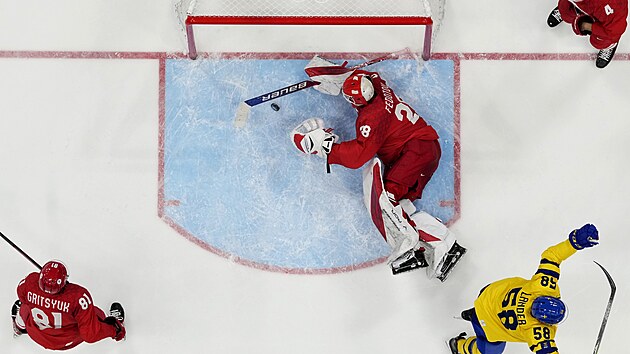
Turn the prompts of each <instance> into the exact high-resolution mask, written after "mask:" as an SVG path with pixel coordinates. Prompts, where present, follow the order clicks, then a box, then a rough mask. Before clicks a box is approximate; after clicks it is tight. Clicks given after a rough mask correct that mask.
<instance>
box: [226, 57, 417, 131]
mask: <svg viewBox="0 0 630 354" xmlns="http://www.w3.org/2000/svg"><path fill="white" fill-rule="evenodd" d="M410 52H411V50H410V49H409V48H405V49H403V50H399V51H397V52H393V53H389V54H386V55H383V56H380V57H378V58H374V59H371V60H368V61H366V62H363V63H360V64H357V65H354V66H350V67H347V68H345V67H344V68H343V71H345V72H351V71H354V70H357V69H361V68H364V67H366V66H369V65H372V64H376V63H380V62H382V61H385V60H388V59H394V58H398V57H399V56H400V55H401V54H404V53H410ZM342 66H343V65H342ZM319 84H320V83H319V82H317V81H313V80H304V81H300V82H298V83H295V84H291V85H289V86H286V87H283V88H280V89H277V90H273V91H271V92H267V93H264V94H262V95H259V96H256V97H252V98H250V99H247V100H245V101H243V102H241V103H240V104H239V106H238V108H237V109H236V116H235V118H234V126H236V127H237V128H242V127H244V126H245V124H246V123H247V119H248V118H249V112H250V110H251V108H252V107H254V106H256V105H259V104H261V103H264V102H269V101H271V100H275V99H276V98H279V97H283V96H286V95H289V94H292V93H294V92H298V91H302V90H304V89H307V88H309V87H313V86H316V85H319Z"/></svg>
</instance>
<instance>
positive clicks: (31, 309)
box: [11, 261, 126, 350]
mask: <svg viewBox="0 0 630 354" xmlns="http://www.w3.org/2000/svg"><path fill="white" fill-rule="evenodd" d="M67 279H68V271H67V269H66V266H65V265H64V264H63V263H61V262H59V261H50V262H47V263H46V264H45V265H44V266H43V267H42V269H41V271H40V272H33V273H31V274H29V275H27V276H26V278H24V279H23V280H22V281H21V282H20V283H19V284H18V287H17V294H18V300H17V301H16V302H15V304H14V305H13V308H12V309H11V317H12V318H13V329H14V332H15V336H16V337H17V336H20V335H22V334H27V333H28V335H29V337H31V339H33V340H34V341H35V342H37V343H38V344H39V345H41V346H42V347H44V348H46V349H52V350H66V349H70V348H73V347H75V346H77V345H79V344H80V343H82V342H88V343H94V342H97V341H99V340H101V339H104V338H113V339H115V340H116V341H120V340H122V339H124V338H125V335H126V331H125V327H124V325H123V322H124V310H123V308H122V306H121V305H120V304H119V303H116V302H115V303H113V304H112V306H111V309H110V316H106V315H105V313H104V312H103V310H101V309H100V308H98V307H96V306H94V304H93V302H92V296H91V295H90V293H89V292H88V291H87V290H86V289H85V288H84V287H82V286H80V285H77V284H73V283H69V282H68V281H67Z"/></svg>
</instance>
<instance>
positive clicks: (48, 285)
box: [39, 261, 68, 294]
mask: <svg viewBox="0 0 630 354" xmlns="http://www.w3.org/2000/svg"><path fill="white" fill-rule="evenodd" d="M67 282H68V270H67V269H66V266H65V265H64V264H63V263H61V262H59V261H49V262H47V263H46V264H44V266H43V267H42V270H41V271H40V272H39V288H40V289H42V291H44V292H46V293H48V294H57V293H59V292H60V291H61V290H62V289H63V287H64V286H66V283H67Z"/></svg>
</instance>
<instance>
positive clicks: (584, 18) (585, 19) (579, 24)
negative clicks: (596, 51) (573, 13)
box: [573, 14, 593, 36]
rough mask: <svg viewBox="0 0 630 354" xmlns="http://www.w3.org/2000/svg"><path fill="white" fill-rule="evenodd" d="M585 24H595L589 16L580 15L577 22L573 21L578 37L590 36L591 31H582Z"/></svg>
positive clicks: (574, 30)
mask: <svg viewBox="0 0 630 354" xmlns="http://www.w3.org/2000/svg"><path fill="white" fill-rule="evenodd" d="M583 23H590V24H592V23H593V18H592V17H591V16H589V15H584V14H582V15H578V16H577V17H576V18H575V20H573V32H575V34H577V35H578V36H586V35H590V34H591V31H586V30H582V24H583Z"/></svg>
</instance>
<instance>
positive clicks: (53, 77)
mask: <svg viewBox="0 0 630 354" xmlns="http://www.w3.org/2000/svg"><path fill="white" fill-rule="evenodd" d="M554 6H555V4H554V3H553V2H550V3H548V4H524V3H523V4H509V5H506V4H505V2H500V1H498V0H489V1H485V2H483V3H479V2H464V1H451V2H448V3H447V7H446V16H445V18H444V22H443V24H442V26H441V29H440V32H439V34H438V36H437V37H436V42H435V46H434V52H436V53H437V54H436V55H437V57H438V58H439V57H440V55H443V56H444V57H446V56H448V57H450V58H454V59H453V60H454V71H455V74H454V82H455V96H454V100H455V108H454V111H455V114H456V115H458V116H459V121H460V126H459V137H460V152H461V156H460V158H461V166H460V171H459V174H460V178H461V181H460V183H461V185H460V187H461V191H460V197H461V200H460V204H461V214H460V217H459V219H458V220H457V221H456V222H455V223H454V224H453V225H452V226H451V229H452V230H453V231H454V232H455V233H456V234H457V235H458V237H459V239H460V241H461V243H462V244H463V245H465V246H467V247H468V249H469V253H468V254H467V255H466V257H465V258H464V259H463V260H462V262H461V264H460V265H459V266H458V267H457V268H456V269H455V270H454V272H453V274H452V275H451V277H450V278H449V280H448V281H447V282H446V283H444V284H441V283H439V282H437V281H431V280H428V279H426V276H425V275H424V272H413V273H409V274H403V275H400V276H396V277H393V276H391V275H390V274H389V271H388V269H387V267H385V266H384V265H383V264H377V265H374V266H371V267H367V268H363V269H360V270H356V271H351V272H343V273H334V274H320V275H310V274H285V273H281V272H269V271H264V270H260V269H256V268H252V267H247V266H244V265H242V264H239V263H236V262H232V261H230V260H228V259H226V258H224V257H221V256H218V255H216V254H214V253H211V252H208V251H207V250H206V249H204V248H203V247H199V245H197V244H195V243H193V242H190V241H189V240H187V239H186V238H184V237H181V235H180V234H179V233H178V232H177V231H176V230H175V229H173V228H172V227H171V226H169V225H168V224H167V223H165V222H164V220H163V219H161V218H160V217H159V216H158V210H159V207H160V203H159V199H160V196H159V191H160V190H161V187H162V186H161V185H159V181H160V179H159V165H160V158H161V156H162V155H161V151H160V146H161V140H160V139H161V138H163V136H161V135H160V132H161V128H164V127H161V126H160V119H159V117H160V115H161V114H162V113H163V112H162V111H163V110H164V106H163V103H164V102H162V101H161V99H160V97H161V94H163V92H162V91H161V90H162V89H163V88H164V82H161V79H160V78H161V76H160V73H161V72H163V70H165V69H166V66H165V61H164V60H163V59H162V58H164V56H162V55H159V53H166V52H169V53H170V52H182V51H183V50H184V46H183V41H182V38H181V36H180V33H179V32H178V29H177V26H176V24H175V21H174V19H173V16H172V8H171V6H170V4H168V3H167V2H165V3H164V4H163V5H156V4H155V3H154V2H150V1H147V0H142V1H134V2H132V3H128V2H123V1H115V2H112V1H100V0H99V1H92V2H90V3H85V4H80V5H79V4H77V3H76V2H72V1H67V0H61V1H57V2H54V3H46V4H35V3H24V2H4V3H2V4H0V30H1V31H2V33H4V34H5V35H4V36H2V37H0V57H1V58H0V78H2V80H1V84H0V90H1V91H0V107H2V112H3V114H2V117H1V118H0V132H1V133H2V140H1V142H0V161H1V162H2V177H1V178H0V200H1V201H2V203H0V231H2V232H3V233H4V234H6V235H7V236H9V237H11V238H12V239H13V241H15V242H16V243H18V244H19V245H20V246H21V247H22V248H23V249H24V250H26V251H27V252H28V253H29V254H30V255H31V256H32V257H33V258H35V259H36V260H38V261H39V262H41V263H43V262H45V261H46V260H47V259H49V258H59V259H62V260H64V261H65V263H66V264H67V266H68V267H69V270H70V275H71V278H70V280H71V281H74V282H77V283H79V284H82V285H84V286H86V287H87V288H88V289H89V290H90V291H91V293H92V295H93V298H94V300H95V302H96V303H97V304H98V305H99V306H101V307H103V308H105V307H108V305H109V303H111V302H112V301H120V302H122V303H123V304H124V305H125V307H126V310H127V316H128V320H127V328H128V339H127V340H126V341H125V342H124V343H114V342H112V341H109V340H105V341H103V342H99V343H97V344H94V345H82V346H80V347H78V348H76V349H74V350H73V351H74V352H77V353H99V354H100V353H239V354H240V353H262V354H272V353H273V354H275V353H305V354H321V353H357V354H359V353H361V354H363V353H379V354H380V353H400V354H406V353H447V352H448V350H447V348H446V346H445V344H444V341H445V340H446V339H448V338H449V337H452V336H454V335H457V334H458V333H459V332H460V331H463V330H466V331H468V332H469V333H470V331H471V328H470V326H469V325H468V323H466V322H463V321H461V320H456V319H454V318H453V316H455V315H457V314H459V312H460V311H461V310H462V309H465V308H468V307H470V306H471V305H472V302H473V301H474V299H475V297H476V295H477V293H478V291H479V289H481V288H482V287H483V286H485V285H486V284H487V283H489V282H491V281H494V280H498V279H501V278H504V277H511V276H521V277H525V278H528V277H530V276H531V275H532V274H533V272H535V270H536V266H537V264H538V261H539V256H540V253H541V252H542V251H543V250H544V249H545V248H546V247H548V246H550V245H552V244H555V243H557V242H560V241H562V240H564V239H565V238H566V236H567V234H568V233H569V232H570V231H571V230H572V229H573V228H577V227H579V226H581V225H582V224H584V223H587V222H591V223H594V224H595V225H597V226H598V228H599V230H600V235H601V245H600V246H598V247H596V248H593V249H588V250H585V251H581V252H578V253H577V254H576V255H575V256H573V257H572V258H570V259H569V260H567V261H566V262H565V263H563V266H562V275H561V279H560V287H561V289H562V295H563V299H564V300H565V302H566V303H567V305H568V307H569V311H570V315H569V318H568V319H567V321H566V322H565V323H563V324H561V325H560V328H559V330H558V335H557V337H556V342H557V344H558V346H559V349H560V352H562V353H587V352H588V353H590V352H592V348H593V345H594V343H595V338H596V336H597V331H598V329H599V325H600V323H601V318H602V315H603V313H604V309H605V304H606V300H607V298H608V294H609V289H608V285H607V283H606V280H605V278H604V276H603V274H601V271H600V270H599V269H597V267H596V266H595V265H594V263H593V262H592V261H593V260H597V261H598V262H600V263H601V264H602V265H604V266H605V267H606V268H607V269H608V270H609V271H610V273H611V274H612V276H613V277H614V278H615V280H616V282H617V285H618V288H619V289H618V294H617V298H616V300H615V304H614V305H613V310H612V314H611V316H610V320H609V322H608V327H607V329H606V333H605V336H604V340H603V342H602V345H601V348H600V352H601V353H604V352H627V351H628V349H627V348H626V347H625V346H624V335H625V328H626V326H625V322H624V315H625V314H627V313H628V311H630V308H629V307H630V306H629V304H630V299H629V297H628V295H627V294H626V290H627V285H626V284H628V282H629V281H630V272H628V271H627V270H626V267H625V261H624V258H625V257H626V256H627V255H628V254H629V252H628V250H627V242H626V239H627V238H626V237H625V234H626V232H627V231H626V229H627V225H628V221H627V220H628V217H627V216H626V211H627V201H628V200H630V192H629V191H628V188H626V176H627V174H628V170H629V168H628V167H627V160H628V157H627V151H630V141H629V140H628V139H627V135H628V131H629V129H628V126H629V125H630V124H629V123H628V118H627V117H628V116H629V113H630V112H629V110H630V109H629V108H628V106H627V105H626V103H625V102H626V100H627V99H626V96H627V94H628V92H630V81H629V80H627V79H626V78H627V77H628V73H629V72H630V62H629V61H628V55H627V53H628V49H627V48H628V45H627V44H626V42H625V39H626V38H622V40H621V43H620V47H619V49H618V52H617V55H616V58H615V60H614V61H613V62H612V63H611V64H610V65H609V67H607V68H606V69H604V70H598V69H596V68H595V66H594V63H593V61H592V59H591V57H589V55H590V54H593V53H594V50H593V49H592V48H590V47H589V46H588V44H587V43H586V41H585V40H584V39H583V38H578V37H575V36H574V35H573V34H572V32H571V30H570V28H569V27H568V26H560V27H559V28H556V29H553V30H551V29H549V28H547V27H546V24H545V20H546V18H547V15H548V13H549V11H551V9H552V8H553V7H554ZM420 35H421V31H420V30H418V29H409V28H392V29H383V28H372V29H360V28H350V29H346V30H341V29H339V28H326V29H315V30H313V29H308V28H290V29H289V28H287V27H285V28H283V29H271V28H264V29H259V28H252V27H249V28H240V29H239V28H234V27H223V28H217V29H214V30H211V31H210V32H208V33H206V37H205V39H204V35H203V34H201V35H200V37H201V41H202V42H201V43H200V45H199V50H201V51H204V52H213V53H224V52H241V53H252V52H269V53H325V52H335V53H357V52H359V53H383V52H389V51H396V50H399V49H401V48H404V47H407V46H410V47H411V48H412V49H413V50H415V51H419V49H420V48H419V43H420V41H419V38H420V37H421V36H420ZM102 53H107V54H102ZM130 53H139V54H130ZM155 53H158V54H155ZM235 75H237V73H235ZM238 75H240V74H238ZM388 82H389V81H388ZM410 82H412V79H409V80H404V79H403V78H401V79H398V78H396V79H395V80H394V81H392V82H390V84H391V85H392V86H394V87H395V88H397V87H401V88H402V87H405V85H409V83H410ZM245 85H247V82H246V83H245ZM296 95H299V94H296ZM279 103H282V102H280V101H279ZM283 105H284V104H283ZM317 109H319V108H314V109H313V110H317ZM267 111H269V112H270V113H273V112H271V111H270V110H267ZM280 112H282V110H281V111H280ZM311 113H312V112H304V113H303V114H304V118H308V117H310V116H311ZM291 119H294V120H295V122H299V121H300V119H299V118H298V117H297V116H296V117H293V118H291ZM427 119H430V117H427ZM253 127H254V126H252V128H253ZM253 133H254V132H250V134H253ZM261 134H262V133H261ZM264 134H267V132H265V133H264ZM278 134H279V135H278V136H282V135H283V134H284V133H282V132H280V133H278ZM271 144H275V142H270V145H264V144H261V145H260V146H258V148H257V149H255V151H256V152H257V153H259V154H260V156H261V157H262V158H269V159H272V160H273V159H277V154H278V151H277V148H274V146H273V145H271ZM162 157H163V156H162ZM309 165H313V166H314V165H315V162H314V161H305V163H304V168H305V169H307V168H310V167H309ZM296 166H297V165H296ZM339 169H341V168H340V167H337V168H336V170H339ZM287 175H290V173H289V171H287ZM209 180H210V179H209ZM165 192H166V191H165ZM348 203H360V200H359V201H348ZM355 217H359V216H355ZM226 227H227V226H226ZM219 231H220V230H216V232H219ZM0 255H1V256H0V260H1V261H0V262H1V263H0V264H1V265H2V267H1V269H2V270H0V274H1V275H2V278H3V284H4V286H3V287H2V291H1V292H0V304H5V308H6V312H5V314H6V316H7V317H6V320H5V321H0V348H1V351H2V353H10V354H13V353H43V352H45V351H44V350H43V349H40V348H39V347H37V346H36V345H35V344H34V343H33V342H32V341H30V340H29V339H28V338H26V337H23V338H19V339H17V340H15V339H13V338H12V331H11V326H10V319H9V316H8V315H9V309H10V307H11V304H12V303H13V301H14V300H15V298H16V295H15V287H16V285H17V283H18V282H19V281H20V279H22V277H24V276H25V275H26V274H27V273H28V272H31V271H33V267H32V265H30V264H29V263H28V262H27V261H25V260H24V259H23V258H22V257H21V256H20V255H19V254H17V253H16V252H15V251H14V250H13V249H11V248H10V247H9V246H8V245H5V246H4V247H0ZM528 352H529V350H528V348H527V346H526V345H525V344H508V346H507V348H506V353H528Z"/></svg>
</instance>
